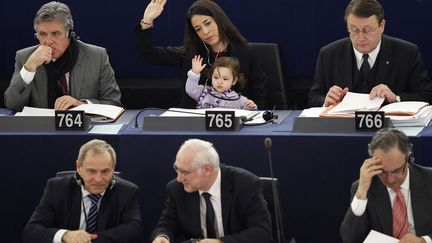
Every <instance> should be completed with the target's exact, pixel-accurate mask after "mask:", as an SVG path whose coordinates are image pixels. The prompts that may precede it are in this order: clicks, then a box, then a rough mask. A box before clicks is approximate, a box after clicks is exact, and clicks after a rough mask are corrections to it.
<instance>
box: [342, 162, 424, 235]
mask: <svg viewBox="0 0 432 243" xmlns="http://www.w3.org/2000/svg"><path fill="white" fill-rule="evenodd" d="M409 173H410V192H411V206H412V211H413V217H414V226H415V231H416V235H417V236H424V235H429V236H430V237H432V169H431V168H426V167H422V166H419V165H416V164H414V165H411V166H410V167H409ZM357 187H358V181H356V182H355V183H354V184H353V185H352V187H351V198H353V197H354V196H355V193H356V191H357ZM367 198H368V202H367V206H366V211H365V213H364V214H363V215H362V216H356V215H354V213H353V212H352V210H351V206H350V207H349V208H348V211H347V213H346V214H345V218H344V220H343V222H342V224H341V228H340V234H341V237H342V239H343V242H347V243H356V242H363V241H364V239H365V238H366V236H367V235H368V234H369V231H370V230H376V231H379V232H381V233H383V234H386V235H390V236H391V235H393V229H392V227H393V226H392V225H393V223H392V208H391V203H390V197H389V194H388V191H387V188H386V186H385V185H384V184H383V183H382V182H381V180H380V179H379V178H378V177H376V176H375V177H374V178H373V179H372V184H371V186H370V189H369V191H368V193H367Z"/></svg>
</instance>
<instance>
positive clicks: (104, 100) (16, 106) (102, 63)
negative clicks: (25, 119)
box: [4, 41, 121, 111]
mask: <svg viewBox="0 0 432 243" xmlns="http://www.w3.org/2000/svg"><path fill="white" fill-rule="evenodd" d="M77 44H78V48H79V54H78V59H77V61H76V63H75V66H74V67H73V68H72V71H71V72H70V81H69V86H70V96H72V97H74V98H75V99H78V100H80V99H87V100H90V101H91V102H93V103H100V104H109V105H116V106H121V102H120V97H121V94H120V88H119V87H118V85H117V82H116V79H115V76H114V71H113V69H112V67H111V64H110V63H109V60H108V54H107V52H106V50H105V49H104V48H102V47H98V46H94V45H90V44H86V43H84V42H82V41H77ZM36 48H37V46H32V47H28V48H25V49H22V50H19V51H17V53H16V56H15V71H14V74H13V75H12V79H11V82H10V84H9V87H8V88H7V89H6V91H5V94H4V101H5V105H6V107H7V108H9V109H12V110H16V111H21V110H22V109H23V108H24V106H33V107H40V108H47V107H49V105H48V88H47V86H48V85H47V82H48V76H47V72H46V70H45V67H44V66H43V65H41V66H39V67H38V68H37V69H36V74H35V76H34V79H33V81H32V82H31V83H30V84H27V83H25V82H24V81H23V79H22V77H21V75H20V71H21V69H22V67H23V65H24V63H25V62H26V61H27V59H28V58H29V57H30V55H31V54H32V53H33V52H34V51H35V50H36Z"/></svg>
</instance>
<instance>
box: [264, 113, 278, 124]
mask: <svg viewBox="0 0 432 243" xmlns="http://www.w3.org/2000/svg"><path fill="white" fill-rule="evenodd" d="M278 118H279V115H278V114H276V113H274V112H273V111H264V113H263V119H264V121H266V122H273V121H274V120H277V119H278Z"/></svg>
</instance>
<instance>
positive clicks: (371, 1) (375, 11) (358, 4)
mask: <svg viewBox="0 0 432 243" xmlns="http://www.w3.org/2000/svg"><path fill="white" fill-rule="evenodd" d="M350 14H353V15H354V16H356V17H362V18H369V17H370V16H374V15H375V16H376V17H377V20H378V23H379V24H381V22H382V20H383V19H384V9H383V7H382V6H381V4H380V3H379V2H378V1H377V0H351V1H350V3H349V4H348V6H347V7H346V9H345V17H344V19H345V23H346V22H347V18H348V15H350Z"/></svg>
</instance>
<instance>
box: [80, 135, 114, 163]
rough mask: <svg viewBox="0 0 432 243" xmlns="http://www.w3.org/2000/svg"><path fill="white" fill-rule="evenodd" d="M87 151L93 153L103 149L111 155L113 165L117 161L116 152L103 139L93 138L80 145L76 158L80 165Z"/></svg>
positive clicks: (101, 151)
mask: <svg viewBox="0 0 432 243" xmlns="http://www.w3.org/2000/svg"><path fill="white" fill-rule="evenodd" d="M89 151H92V152H93V153H96V154H101V153H103V152H105V151H108V153H109V154H110V155H111V159H112V162H113V166H115V165H116V163H117V159H116V153H115V151H114V149H113V147H111V145H109V144H108V143H107V142H105V141H103V140H99V139H93V140H90V141H89V142H87V143H85V144H84V145H83V146H81V148H80V150H79V154H78V159H77V160H78V162H79V163H80V165H82V164H83V162H84V159H85V157H86V156H87V153H88V152H89Z"/></svg>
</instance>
